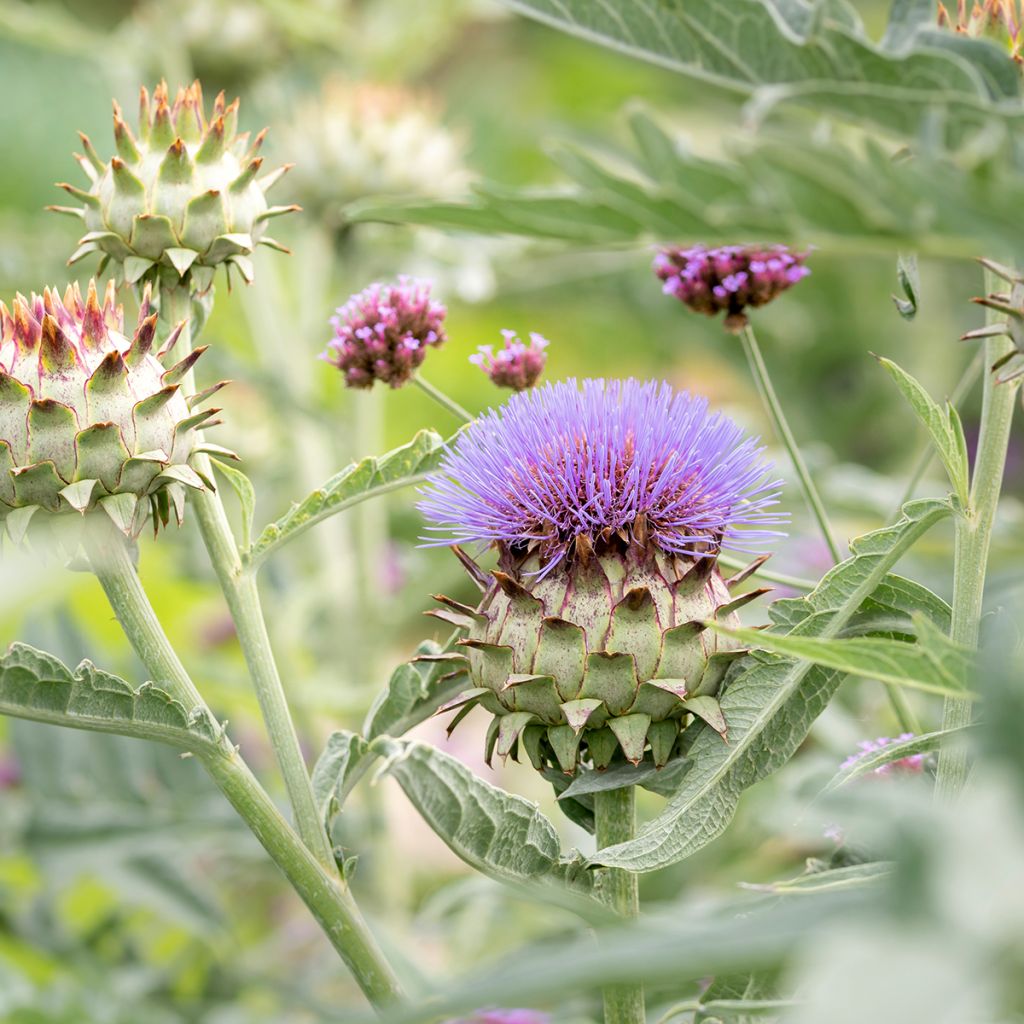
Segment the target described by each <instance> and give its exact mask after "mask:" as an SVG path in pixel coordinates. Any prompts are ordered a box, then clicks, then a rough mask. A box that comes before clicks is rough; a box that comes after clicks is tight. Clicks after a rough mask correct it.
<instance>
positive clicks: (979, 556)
mask: <svg viewBox="0 0 1024 1024" xmlns="http://www.w3.org/2000/svg"><path fill="white" fill-rule="evenodd" d="M985 287H986V291H988V292H993V291H996V290H997V289H998V288H999V279H998V278H996V277H995V276H994V275H993V274H992V273H991V272H990V271H986V272H985ZM1010 301H1011V302H1012V303H1013V304H1014V305H1015V306H1021V305H1022V304H1024V285H1016V286H1015V287H1014V289H1013V294H1012V296H1011V299H1010ZM988 313H989V315H988V318H987V319H988V322H989V323H993V322H995V321H998V320H999V319H1001V315H1000V314H998V313H995V312H994V311H993V310H989V311H988ZM1013 348H1014V344H1013V342H1012V341H1011V340H1009V339H1008V338H1006V337H1003V336H998V337H994V338H988V339H987V340H986V341H985V363H986V365H987V366H991V365H992V364H993V363H995V362H996V361H997V360H999V359H1001V358H1003V356H1005V355H1007V354H1008V353H1009V352H1011V351H1012V350H1013ZM1016 401H1017V386H1016V384H1015V383H1007V384H997V383H996V378H995V374H993V373H992V372H991V371H989V372H987V373H986V374H985V384H984V391H983V393H982V404H981V429H980V432H979V434H978V451H977V455H976V456H975V459H974V472H973V474H972V477H971V503H970V507H969V508H968V509H966V510H964V514H963V515H960V516H958V517H957V521H956V550H955V556H954V563H953V619H952V626H951V629H950V637H951V638H952V639H953V640H956V641H957V642H958V643H961V644H964V645H966V646H968V647H976V646H977V644H978V632H979V628H980V625H981V611H982V602H983V600H984V596H985V574H986V571H987V569H988V553H989V547H990V545H991V543H992V526H993V524H994V523H995V517H996V508H997V506H998V504H999V492H1000V491H1001V489H1002V486H1003V473H1004V471H1005V468H1006V450H1007V447H1008V445H1009V441H1010V426H1011V424H1012V422H1013V410H1014V406H1015V405H1016ZM970 722H971V702H970V701H966V700H957V699H954V698H951V697H950V698H947V699H946V703H945V706H944V707H943V711H942V728H943V729H959V728H962V727H963V726H966V725H969V724H970ZM967 767H968V765H967V751H966V750H965V749H964V748H963V747H962V746H960V745H953V744H950V745H948V746H945V747H943V749H942V750H941V751H940V753H939V765H938V774H937V777H936V780H935V790H936V793H937V794H938V795H939V796H941V797H952V796H955V795H956V794H957V793H959V792H960V790H961V789H962V788H963V785H964V782H965V781H966V779H967Z"/></svg>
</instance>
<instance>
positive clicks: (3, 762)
mask: <svg viewBox="0 0 1024 1024" xmlns="http://www.w3.org/2000/svg"><path fill="white" fill-rule="evenodd" d="M19 782H21V765H19V764H18V761H17V759H16V758H15V757H14V755H13V754H4V753H3V752H2V751H0V790H5V789H13V788H14V787H15V786H17V785H18V783H19Z"/></svg>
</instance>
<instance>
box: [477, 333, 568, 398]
mask: <svg viewBox="0 0 1024 1024" xmlns="http://www.w3.org/2000/svg"><path fill="white" fill-rule="evenodd" d="M501 335H502V337H503V338H504V339H505V347H504V348H501V349H498V351H497V352H495V351H494V347H493V346H492V345H481V346H480V350H479V351H478V352H477V353H476V354H475V355H472V356H470V357H469V361H470V362H471V363H474V364H475V365H477V366H479V367H480V369H481V370H483V371H484V373H486V374H487V376H488V377H490V378H491V380H492V381H493V382H494V383H495V384H497V385H498V387H500V388H511V389H512V390H513V391H525V390H526V389H527V388H532V387H533V386H534V384H536V383H537V381H538V380H540V375H541V374H542V373H543V372H544V364H545V363H546V362H547V361H548V356H547V352H546V351H545V349H547V347H548V344H549V342H548V340H547V338H544V337H541V335H539V334H536V333H533V332H531V334H530V343H529V344H526V342H524V341H521V340H520V338H519V335H517V334H516V332H515V331H502V332H501Z"/></svg>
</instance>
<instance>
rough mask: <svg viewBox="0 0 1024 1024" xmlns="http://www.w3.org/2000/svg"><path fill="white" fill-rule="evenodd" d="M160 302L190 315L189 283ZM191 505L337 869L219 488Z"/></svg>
mask: <svg viewBox="0 0 1024 1024" xmlns="http://www.w3.org/2000/svg"><path fill="white" fill-rule="evenodd" d="M160 305H161V314H162V315H163V317H164V319H165V320H166V321H167V322H168V323H169V324H175V323H179V322H180V321H182V320H190V313H191V298H190V296H189V292H188V289H187V288H177V289H169V288H165V289H164V290H163V292H162V293H161V303H160ZM191 340H192V339H191V334H190V327H189V326H188V325H186V327H185V329H184V331H183V332H182V337H181V340H180V341H179V342H178V344H179V345H181V346H182V347H183V349H185V350H187V349H188V348H189V347H190V345H191ZM185 389H186V391H188V392H191V391H194V390H195V389H194V386H193V384H192V381H191V380H189V381H186V382H185ZM192 464H193V466H194V467H195V469H196V470H197V471H198V472H199V473H200V474H201V475H203V476H204V477H206V478H207V479H213V468H212V466H211V464H210V460H209V458H208V457H207V456H206V455H203V454H197V455H194V456H193V458H192ZM192 507H193V508H194V509H195V513H196V518H197V519H198V521H199V530H200V533H202V536H203V541H204V543H205V544H206V550H207V552H208V553H209V556H210V561H211V563H212V565H213V568H214V572H215V573H216V575H217V580H218V582H219V583H220V586H221V590H222V591H223V592H224V597H225V600H226V601H227V604H228V609H229V610H230V612H231V618H232V620H233V621H234V624H235V630H236V632H237V634H238V642H239V644H240V645H241V647H242V653H243V654H244V656H245V661H246V664H247V665H248V667H249V674H250V676H251V677H252V681H253V686H254V688H255V690H256V697H257V699H258V700H259V705H260V711H261V712H262V713H263V719H264V721H265V722H266V725H267V732H268V733H269V735H270V742H271V744H272V746H273V748H274V754H275V755H276V757H277V763H278V765H279V766H280V769H281V774H282V775H283V776H284V783H285V788H286V789H287V791H288V799H289V800H290V802H291V805H292V812H293V813H294V815H295V825H296V828H297V829H298V831H299V835H301V836H302V840H303V842H304V843H305V844H306V846H307V847H308V848H309V849H310V851H311V852H312V853H313V855H314V856H315V857H316V858H317V860H319V861H320V863H321V864H322V865H323V867H324V868H325V870H327V871H328V872H331V873H336V872H337V865H336V864H335V861H334V854H333V852H332V850H331V843H330V839H329V838H328V836H327V830H326V829H325V827H324V824H323V822H322V821H321V818H320V813H319V811H318V810H317V806H316V799H315V798H314V796H313V785H312V783H311V781H310V778H309V771H308V769H307V767H306V762H305V759H304V757H303V755H302V747H301V746H300V744H299V737H298V733H297V732H296V731H295V725H294V723H293V722H292V716H291V711H290V710H289V708H288V701H287V698H286V697H285V693H284V686H283V684H282V682H281V676H280V673H279V672H278V670H277V663H276V661H275V660H274V652H273V649H272V647H271V645H270V637H269V636H268V634H267V628H266V623H265V621H264V617H263V611H262V609H261V607H260V596H259V591H258V589H257V584H256V579H255V577H254V576H253V575H252V574H251V573H249V572H246V571H245V570H244V569H243V567H242V561H241V558H240V556H239V553H238V545H237V544H236V542H235V537H234V534H233V533H232V531H231V524H230V523H229V521H228V517H227V513H226V512H225V510H224V503H223V502H222V501H221V497H220V494H219V492H216V491H212V490H209V489H207V490H203V491H197V492H194V493H193V496H192Z"/></svg>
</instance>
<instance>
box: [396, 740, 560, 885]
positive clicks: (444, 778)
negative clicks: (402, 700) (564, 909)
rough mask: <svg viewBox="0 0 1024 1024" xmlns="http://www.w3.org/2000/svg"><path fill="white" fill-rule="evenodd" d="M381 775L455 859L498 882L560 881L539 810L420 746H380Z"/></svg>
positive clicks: (555, 845)
mask: <svg viewBox="0 0 1024 1024" xmlns="http://www.w3.org/2000/svg"><path fill="white" fill-rule="evenodd" d="M378 744H383V745H384V748H385V749H386V750H387V757H388V760H387V762H386V763H385V765H384V768H383V771H386V772H387V774H389V775H391V776H392V777H393V778H394V779H396V780H397V782H398V784H399V785H400V786H401V787H402V789H403V790H404V791H405V795H406V796H407V797H408V798H409V800H410V802H411V803H412V805H413V806H414V807H415V808H416V810H417V811H419V813H420V814H421V815H422V817H423V820H424V821H426V823H427V824H428V825H429V826H430V827H431V828H432V829H433V830H434V831H435V832H436V833H437V835H438V836H439V837H440V838H441V839H442V840H444V842H445V843H446V844H447V845H448V847H449V848H450V849H451V850H452V852H453V853H455V854H456V856H458V857H460V858H461V859H462V860H464V861H465V862H466V863H467V864H469V865H470V866H471V867H473V868H476V870H478V871H481V872H483V873H484V874H486V875H489V876H491V877H492V878H496V879H498V880H499V881H503V882H510V883H514V884H515V883H526V882H531V881H535V880H537V879H540V878H544V877H551V876H556V875H560V874H561V871H562V864H561V862H560V859H559V858H560V851H561V847H560V844H559V840H558V834H557V833H556V832H555V828H554V826H553V825H552V824H551V822H550V821H549V820H548V819H547V818H546V817H545V816H544V815H543V814H541V812H540V811H539V810H538V809H537V805H536V804H533V803H530V802H529V801H528V800H524V799H523V798H522V797H520V796H515V795H513V794H512V793H506V792H505V791H504V790H501V789H498V788H497V787H495V786H492V785H491V784H490V783H489V782H485V781H484V780H483V779H481V778H478V777H477V776H476V775H474V774H473V772H471V771H470V770H469V769H468V768H467V767H466V766H465V765H464V764H463V763H462V762H461V761H457V760H456V759H455V758H453V757H450V756H449V755H448V754H445V753H443V752H442V751H440V750H438V749H437V748H436V747H432V746H430V745H429V744H426V743H419V742H416V741H397V740H395V741H388V740H382V741H378Z"/></svg>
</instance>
